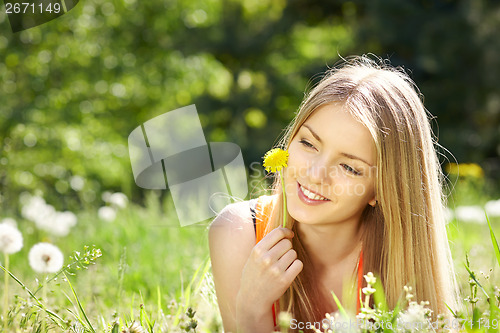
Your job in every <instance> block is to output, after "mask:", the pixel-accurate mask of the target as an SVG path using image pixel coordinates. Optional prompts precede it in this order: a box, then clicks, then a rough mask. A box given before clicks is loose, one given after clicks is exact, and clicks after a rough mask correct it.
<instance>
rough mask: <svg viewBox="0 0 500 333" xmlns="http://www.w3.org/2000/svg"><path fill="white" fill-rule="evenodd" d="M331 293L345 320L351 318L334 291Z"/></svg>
mask: <svg viewBox="0 0 500 333" xmlns="http://www.w3.org/2000/svg"><path fill="white" fill-rule="evenodd" d="M330 292H331V293H332V296H333V300H334V301H335V303H336V304H337V307H338V308H339V312H340V314H341V315H342V316H343V317H344V318H349V316H348V315H347V312H346V311H345V309H344V307H343V306H342V304H340V300H339V298H338V297H337V295H335V293H334V292H333V290H331V291H330Z"/></svg>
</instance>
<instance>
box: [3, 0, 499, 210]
mask: <svg viewBox="0 0 500 333" xmlns="http://www.w3.org/2000/svg"><path fill="white" fill-rule="evenodd" d="M2 8H4V7H2ZM0 31H1V33H0V82H1V84H0V147H1V152H0V154H1V155H0V192H1V197H0V207H1V208H2V210H3V211H4V212H11V211H15V210H16V209H17V207H18V196H19V194H20V193H21V192H22V191H30V192H32V191H35V190H40V191H41V192H43V195H44V197H45V198H46V199H47V200H48V201H50V202H51V203H52V204H53V205H56V206H57V208H60V209H66V208H69V209H78V208H80V207H81V206H82V205H96V204H100V203H99V201H100V197H101V195H100V194H101V193H102V192H103V191H105V190H116V191H121V192H124V193H125V194H127V196H129V197H131V198H133V200H134V201H137V202H140V201H141V200H143V198H144V191H142V190H141V189H139V188H138V187H137V186H136V185H135V184H134V181H133V177H132V173H131V167H130V162H129V159H128V148H127V137H128V134H129V133H130V132H131V131H132V130H133V129H134V128H135V127H137V126H138V125H139V124H142V123H143V122H144V121H147V120H149V119H151V118H153V117H155V116H157V115H160V114H162V113H165V112H167V111H170V110H173V109H176V108H178V107H182V106H185V105H189V104H193V103H194V104H196V106H197V109H198V112H199V114H200V117H201V120H202V125H203V129H204V132H205V134H206V136H207V141H230V142H234V143H236V144H238V145H239V146H240V147H241V148H242V151H243V157H244V159H245V162H246V164H247V165H250V163H251V162H254V161H258V162H260V161H261V156H262V155H263V153H264V152H265V151H267V149H269V147H271V145H272V144H273V143H274V142H275V140H276V138H277V137H278V136H279V135H280V134H281V130H282V129H283V128H284V126H285V125H286V124H288V122H289V121H290V120H291V119H292V117H293V114H294V112H295V111H296V109H297V107H298V105H299V103H300V101H301V99H302V97H303V92H304V90H305V88H306V87H310V86H311V85H312V84H313V83H314V82H317V79H318V76H317V75H316V74H318V73H320V72H322V71H324V70H325V69H326V68H327V67H328V66H333V65H334V64H335V63H336V62H337V61H338V60H339V57H340V56H349V55H353V54H364V53H370V52H371V53H374V54H376V55H379V56H381V57H384V58H389V59H390V60H391V62H392V64H393V65H395V66H403V67H404V68H406V69H408V70H409V71H410V73H411V76H412V78H413V79H414V81H416V83H417V85H418V86H419V88H420V89H421V92H422V93H423V94H424V96H425V105H426V107H427V108H428V110H429V111H430V112H431V113H432V114H433V115H435V116H436V117H437V118H436V121H435V122H434V125H435V130H436V134H437V135H438V137H439V142H440V144H441V145H443V146H444V147H446V148H447V149H449V150H450V151H451V153H452V154H453V155H454V156H455V158H456V159H457V160H458V161H459V162H476V163H479V164H480V165H481V166H482V167H483V169H484V170H485V174H486V176H487V177H489V178H492V179H494V180H495V181H498V178H499V177H498V174H499V170H500V162H499V161H500V160H499V154H500V90H499V89H498V84H497V83H498V77H500V57H499V56H498V55H499V54H500V39H499V38H498V31H500V4H499V3H498V2H497V1H481V0H461V1H453V0H449V1H445V0H442V1H430V0H425V1H424V0H422V1H413V0H412V1H399V0H383V1H382V0H374V1H299V0H295V1H284V0H278V1H270V0H259V1H257V0H244V1H243V0H238V1H235V0H208V1H192V0H185V1H170V0H164V1H160V0H154V1H148V2H139V1H136V0H124V1H115V0H106V1H104V0H83V1H80V3H79V4H78V5H77V6H76V7H75V8H74V9H73V10H71V11H70V12H68V13H67V14H66V15H64V16H62V17H60V18H58V19H56V20H54V21H51V22H49V23H46V24H44V25H41V26H38V27H35V28H32V29H29V30H26V31H23V32H20V33H15V34H13V33H12V32H11V31H10V26H9V22H8V19H7V16H6V14H5V13H4V10H2V11H1V12H0ZM315 75H316V76H315ZM437 124H439V125H437ZM446 157H447V158H448V159H449V160H451V162H453V158H452V157H451V155H450V154H449V153H447V154H446ZM75 176H78V177H82V178H83V179H84V184H83V187H82V188H81V189H79V190H78V191H75V190H74V189H73V188H72V186H71V180H72V177H75ZM78 188H80V187H78Z"/></svg>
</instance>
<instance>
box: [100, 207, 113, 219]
mask: <svg viewBox="0 0 500 333" xmlns="http://www.w3.org/2000/svg"><path fill="white" fill-rule="evenodd" d="M97 216H99V218H100V219H101V220H103V221H105V222H113V221H114V220H115V219H116V211H115V210H114V209H113V208H111V207H108V206H103V207H101V208H99V210H98V211H97Z"/></svg>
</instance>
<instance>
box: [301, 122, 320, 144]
mask: <svg viewBox="0 0 500 333" xmlns="http://www.w3.org/2000/svg"><path fill="white" fill-rule="evenodd" d="M302 126H304V127H305V128H307V129H308V130H309V132H311V134H312V135H313V136H314V138H315V139H316V140H318V141H319V142H322V141H321V139H320V138H319V136H318V134H316V132H314V131H313V130H312V128H311V127H309V126H308V125H306V124H304V125H302Z"/></svg>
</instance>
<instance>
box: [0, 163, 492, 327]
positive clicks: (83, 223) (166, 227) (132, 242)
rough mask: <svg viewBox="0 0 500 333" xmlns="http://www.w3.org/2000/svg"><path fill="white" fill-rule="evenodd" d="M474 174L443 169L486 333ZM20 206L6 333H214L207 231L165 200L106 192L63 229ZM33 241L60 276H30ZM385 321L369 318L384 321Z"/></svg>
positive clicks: (485, 239)
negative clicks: (49, 253) (47, 251)
mask: <svg viewBox="0 0 500 333" xmlns="http://www.w3.org/2000/svg"><path fill="white" fill-rule="evenodd" d="M474 168H475V166H473V165H465V164H464V165H462V167H461V169H460V171H461V176H460V177H458V175H457V174H455V172H456V170H448V172H449V181H450V183H449V184H450V185H449V186H448V189H449V192H450V193H449V195H448V204H449V207H450V208H449V209H448V213H449V221H448V225H447V226H448V234H449V238H450V245H451V249H452V253H453V257H454V261H455V267H456V271H457V275H458V281H459V285H460V288H461V291H462V296H463V299H464V309H465V312H464V313H463V314H461V318H462V319H461V321H460V323H461V325H463V329H464V330H468V331H479V330H485V327H484V325H485V324H486V323H487V320H488V321H490V322H489V323H490V328H489V330H488V331H492V330H493V328H494V327H493V325H492V324H491V323H492V322H491V320H496V323H498V319H500V311H499V310H498V304H499V301H500V291H499V289H498V288H496V287H495V286H496V285H500V283H499V282H500V276H499V274H498V272H499V268H500V267H499V262H497V260H499V258H500V252H499V253H497V255H495V249H494V246H493V244H494V243H492V241H491V239H492V238H491V235H492V234H491V233H490V229H489V227H488V224H487V222H486V218H485V215H484V212H485V210H486V212H487V213H488V216H489V218H490V222H491V226H492V231H493V233H494V234H496V235H500V212H499V211H500V208H499V204H500V201H496V200H494V199H495V198H493V197H492V194H491V193H493V192H492V190H491V189H486V185H485V184H487V183H488V182H487V181H486V180H485V179H484V177H483V175H482V173H479V174H474V172H473V169H474ZM467 172H469V173H470V174H467ZM33 198H35V199H33ZM20 201H21V207H22V208H21V211H20V212H18V214H17V215H15V216H9V217H7V216H2V217H1V218H3V220H2V223H3V224H9V225H15V226H16V228H17V229H18V230H19V231H20V232H21V233H22V237H23V247H22V249H21V250H20V251H19V252H17V253H12V254H10V255H4V259H3V261H2V266H6V264H7V263H8V270H9V272H10V275H9V274H7V273H5V275H4V281H3V282H4V288H3V289H2V290H3V292H2V301H1V302H0V304H1V306H2V311H1V312H2V323H1V324H2V327H3V329H4V331H5V332H113V333H114V332H222V326H221V319H220V316H219V314H218V309H217V305H216V299H215V294H214V287H213V281H212V279H211V275H210V262H209V256H208V239H207V234H208V225H209V222H207V223H204V224H197V225H193V226H188V227H180V226H179V222H178V219H177V217H176V213H175V208H174V206H173V202H172V200H171V198H170V197H169V195H168V193H164V192H160V191H150V192H147V197H146V198H145V201H144V204H141V205H139V204H137V203H134V202H131V201H129V199H127V197H126V196H125V195H123V194H122V193H108V192H106V193H105V194H104V195H103V197H102V206H101V207H100V208H98V209H92V208H87V209H82V210H81V211H75V212H73V213H74V217H75V218H76V223H74V222H75V221H73V222H71V223H69V224H68V227H67V229H65V230H56V229H54V228H56V227H55V226H54V225H52V226H51V225H50V224H43V218H44V217H45V218H46V217H47V216H50V215H44V214H45V213H44V212H47V211H49V212H50V211H51V209H50V207H51V206H50V203H44V200H42V196H36V195H34V194H27V193H23V194H22V195H21V197H20ZM52 213H54V211H52ZM13 220H14V221H13ZM69 220H71V219H69ZM69 220H68V221H69ZM40 221H42V222H40ZM59 228H60V225H59ZM40 242H48V243H52V244H54V245H56V246H57V247H58V248H59V249H60V251H61V252H62V254H63V258H64V264H63V267H62V269H61V270H59V269H58V270H57V272H54V273H40V272H35V271H34V270H33V268H32V267H33V264H31V265H30V264H29V260H28V257H29V256H31V255H30V249H31V248H32V247H33V246H34V245H35V244H37V243H40ZM466 257H467V258H468V261H469V264H468V267H467V268H466V265H464V264H465V263H466ZM5 290H8V293H7V294H6V293H5ZM486 295H488V296H489V300H490V302H488V298H487V297H486ZM5 297H7V298H5ZM493 305H495V306H496V307H495V306H493ZM387 313H389V312H386V315H383V316H379V317H377V318H379V319H380V318H382V317H384V316H385V317H384V318H390V316H389V317H387ZM391 313H392V312H391ZM401 313H403V312H401ZM458 315H459V314H457V316H458ZM479 318H483V319H482V320H483V321H482V322H481V321H480V320H479ZM469 321H470V325H469V326H470V327H469V326H468V325H467V322H469ZM464 323H465V324H464ZM498 326H499V325H496V328H498ZM486 329H487V328H486ZM283 331H286V330H285V329H283ZM325 331H326V330H325ZM365 331H370V332H371V331H377V330H376V329H368V328H367V329H366V330H365ZM378 331H380V330H378ZM408 331H410V330H408ZM494 331H498V329H495V330H494Z"/></svg>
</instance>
